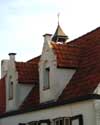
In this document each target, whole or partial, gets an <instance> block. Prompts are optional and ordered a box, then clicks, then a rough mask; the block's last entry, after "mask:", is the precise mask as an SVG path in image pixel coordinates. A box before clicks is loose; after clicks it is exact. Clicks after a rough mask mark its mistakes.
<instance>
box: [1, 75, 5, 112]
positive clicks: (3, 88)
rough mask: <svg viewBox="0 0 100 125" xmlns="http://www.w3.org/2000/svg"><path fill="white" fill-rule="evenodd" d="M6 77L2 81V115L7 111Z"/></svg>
mask: <svg viewBox="0 0 100 125" xmlns="http://www.w3.org/2000/svg"><path fill="white" fill-rule="evenodd" d="M5 89H6V88H5V77H4V78H2V79H1V80H0V114H1V113H4V112H5V110H6V90H5Z"/></svg>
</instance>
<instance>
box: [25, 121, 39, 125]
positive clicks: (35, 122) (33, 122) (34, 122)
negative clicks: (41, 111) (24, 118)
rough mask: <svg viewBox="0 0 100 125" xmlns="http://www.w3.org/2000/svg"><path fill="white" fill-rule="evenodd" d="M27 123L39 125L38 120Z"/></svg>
mask: <svg viewBox="0 0 100 125" xmlns="http://www.w3.org/2000/svg"><path fill="white" fill-rule="evenodd" d="M26 125H38V122H37V121H32V122H28V123H27V124H26Z"/></svg>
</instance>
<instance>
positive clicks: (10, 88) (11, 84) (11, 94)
mask: <svg viewBox="0 0 100 125" xmlns="http://www.w3.org/2000/svg"><path fill="white" fill-rule="evenodd" d="M11 79H12V77H11V76H10V77H9V92H8V94H9V95H8V97H9V100H11V99H13V81H11Z"/></svg>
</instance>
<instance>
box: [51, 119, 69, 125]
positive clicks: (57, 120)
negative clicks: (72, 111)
mask: <svg viewBox="0 0 100 125" xmlns="http://www.w3.org/2000/svg"><path fill="white" fill-rule="evenodd" d="M60 120H62V121H63V124H62V125H66V122H65V120H69V121H68V122H69V123H68V125H71V122H70V117H59V118H56V119H53V121H54V125H56V123H55V122H59V124H58V125H60Z"/></svg>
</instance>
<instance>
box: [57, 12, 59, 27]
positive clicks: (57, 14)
mask: <svg viewBox="0 0 100 125" xmlns="http://www.w3.org/2000/svg"><path fill="white" fill-rule="evenodd" d="M57 16H58V25H59V17H60V13H58V14H57Z"/></svg>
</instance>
